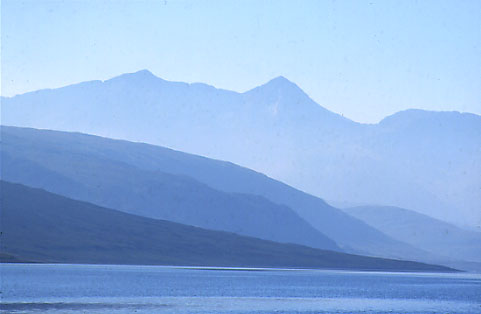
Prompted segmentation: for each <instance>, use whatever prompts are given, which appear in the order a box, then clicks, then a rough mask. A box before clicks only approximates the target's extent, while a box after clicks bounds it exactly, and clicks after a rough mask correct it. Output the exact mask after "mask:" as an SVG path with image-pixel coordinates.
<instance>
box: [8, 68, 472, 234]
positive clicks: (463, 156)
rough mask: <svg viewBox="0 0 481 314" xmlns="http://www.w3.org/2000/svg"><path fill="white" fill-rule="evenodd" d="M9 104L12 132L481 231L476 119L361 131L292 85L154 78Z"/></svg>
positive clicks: (409, 116) (400, 117)
mask: <svg viewBox="0 0 481 314" xmlns="http://www.w3.org/2000/svg"><path fill="white" fill-rule="evenodd" d="M1 100H2V124H3V125H12V126H24V127H33V128H44V129H56V130H64V131H76V132H83V133H90V134H96V135H101V136H107V137H111V138H119V139H126V140H131V141H138V142H147V143H151V144H156V145H161V146H165V147H169V148H173V149H177V150H181V151H185V152H189V153H194V154H198V155H202V156H206V157H211V158H215V159H221V160H229V161H231V162H234V163H236V164H239V165H241V166H244V167H248V168H251V169H253V170H256V171H259V172H262V173H265V174H266V175H268V176H269V177H271V178H274V179H277V180H280V181H282V182H285V183H287V184H289V185H291V186H294V187H296V188H298V189H300V190H302V191H305V192H308V193H310V194H312V195H314V196H318V197H322V198H324V199H329V200H334V201H342V202H351V203H357V204H383V205H391V206H398V207H401V208H410V209H413V210H415V211H417V212H420V213H423V214H426V215H429V216H432V217H435V218H438V219H442V220H448V221H451V222H455V223H457V224H465V225H470V226H479V225H481V210H479V209H480V207H479V204H481V176H480V175H479V174H480V173H481V145H479V143H481V117H480V116H478V115H474V114H469V113H459V112H429V111H422V110H406V111H403V112H399V113H396V114H394V115H392V116H389V117H386V118H385V119H383V120H382V121H381V122H380V123H378V124H360V123H356V122H354V121H351V120H349V119H346V118H344V117H342V116H340V115H338V114H335V113H333V112H330V111H328V110H326V109H324V108H323V107H321V106H320V105H319V104H317V103H316V102H314V101H313V100H312V99H311V98H309V96H308V95H306V94H305V93H304V92H303V91H302V90H301V89H300V88H299V87H298V86H297V85H295V84H294V83H292V82H290V81H289V80H287V79H286V78H284V77H278V78H275V79H273V80H271V81H269V82H268V83H266V84H264V85H262V86H259V87H256V88H254V89H252V90H249V91H247V92H244V93H237V92H233V91H227V90H222V89H217V88H214V87H212V86H209V85H206V84H201V83H194V84H187V83H180V82H169V81H165V80H163V79H160V78H158V77H156V76H155V75H153V74H152V73H150V72H149V71H146V70H143V71H139V72H136V73H130V74H124V75H120V76H118V77H115V78H112V79H109V80H106V81H90V82H83V83H79V84H75V85H70V86H66V87H62V88H57V89H50V90H40V91H36V92H31V93H26V94H23V95H17V96H14V97H8V98H5V97H2V99H1ZM146 163H147V162H146ZM227 189H228V188H227ZM287 205H289V204H287ZM297 211H298V213H299V215H301V216H303V215H302V214H301V213H300V211H301V210H297ZM304 218H306V216H304ZM314 224H315V223H313V225H314ZM326 235H328V234H327V232H326ZM328 236H329V235H328Z"/></svg>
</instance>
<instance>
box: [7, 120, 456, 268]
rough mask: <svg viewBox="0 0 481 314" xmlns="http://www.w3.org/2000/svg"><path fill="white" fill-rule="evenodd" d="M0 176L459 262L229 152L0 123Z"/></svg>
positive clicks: (267, 232)
mask: <svg viewBox="0 0 481 314" xmlns="http://www.w3.org/2000/svg"><path fill="white" fill-rule="evenodd" d="M1 134H2V137H1V146H0V152H1V157H2V178H3V179H4V180H7V181H11V182H15V183H21V184H24V185H27V186H31V187H36V188H42V189H44V190H47V191H49V192H52V193H56V194H60V195H63V196H66V197H69V198H71V199H75V200H81V201H86V202H90V203H93V204H96V205H99V206H103V207H108V208H115V209H117V210H121V211H123V212H126V213H130V214H135V215H140V216H144V217H149V218H156V219H165V220H170V221H174V222H178V223H182V224H188V225H193V226H197V227H202V228H207V229H213V230H222V231H228V232H234V233H237V234H240V235H246V236H252V237H257V238H261V239H266V240H274V241H278V242H283V243H296V244H301V245H307V246H310V247H314V248H320V249H329V250H337V251H343V252H349V253H355V254H362V255H369V256H378V257H386V258H396V259H409V260H417V261H423V262H430V263H438V264H445V265H450V266H452V267H455V268H456V267H459V263H457V262H459V260H457V261H456V260H455V259H452V258H446V257H444V258H443V257H442V256H439V255H437V254H436V252H432V251H431V252H430V251H428V250H424V249H421V248H419V247H418V246H416V245H415V244H410V243H408V242H407V241H403V240H399V239H397V238H396V237H394V236H391V235H388V233H386V232H383V231H381V230H379V229H378V228H376V226H372V225H370V224H369V221H363V220H362V219H359V218H356V217H355V216H351V215H349V214H347V213H345V212H343V211H341V210H339V209H337V208H334V207H332V206H330V205H329V204H327V203H326V202H324V201H323V200H322V199H320V198H317V197H315V196H312V195H309V194H306V193H304V192H302V191H299V190H296V189H295V188H293V187H290V186H288V185H286V184H284V183H282V182H279V181H276V180H274V179H272V178H269V177H267V176H265V175H263V174H261V173H258V172H255V171H253V170H250V169H247V168H243V167H240V166H238V165H235V164H232V163H230V162H225V161H219V160H213V159H209V158H205V157H201V156H197V155H192V154H187V153H183V152H179V151H175V150H171V149H168V148H164V147H159V146H154V145H149V144H143V143H133V142H128V141H124V140H113V139H108V138H102V137H98V136H92V135H87V134H80V133H69V132H60V131H51V130H37V129H31V128H17V127H7V126H2V127H1Z"/></svg>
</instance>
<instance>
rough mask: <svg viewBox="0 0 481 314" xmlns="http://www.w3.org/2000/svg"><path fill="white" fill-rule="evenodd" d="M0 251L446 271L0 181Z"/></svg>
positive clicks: (86, 259)
mask: <svg viewBox="0 0 481 314" xmlns="http://www.w3.org/2000/svg"><path fill="white" fill-rule="evenodd" d="M0 184H1V196H2V197H1V205H2V207H1V208H2V232H3V234H2V241H1V243H0V251H1V252H3V253H1V254H0V256H6V257H11V256H12V255H11V254H14V255H16V256H21V257H22V258H24V259H30V260H35V261H39V262H54V263H58V262H61V263H94V264H96V263H102V264H155V265H185V266H188V265H193V266H245V267H302V268H329V269H360V270H383V271H386V270H387V271H452V269H449V268H447V267H443V266H435V265H428V264H422V263H416V262H407V261H399V260H388V259H380V258H370V257H364V256H358V255H350V254H344V253H338V252H332V251H324V250H317V249H313V248H309V247H305V246H300V245H294V244H279V243H276V242H271V241H265V240H259V239H256V238H250V237H242V236H238V235H236V234H233V233H227V232H220V231H211V230H205V229H201V228H196V227H192V226H186V225H182V224H177V223H173V222H168V221H164V220H154V219H149V218H144V217H139V216H134V215H130V214H126V213H122V212H119V211H115V210H111V209H106V208H102V207H99V206H95V205H93V204H89V203H86V202H80V201H74V200H71V199H68V198H65V197H62V196H59V195H55V194H52V193H48V192H46V191H44V190H39V189H33V188H29V187H26V186H23V185H18V184H11V183H8V182H5V181H1V183H0Z"/></svg>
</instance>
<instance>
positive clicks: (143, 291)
mask: <svg viewBox="0 0 481 314" xmlns="http://www.w3.org/2000/svg"><path fill="white" fill-rule="evenodd" d="M0 271H1V292H2V294H1V296H2V297H1V298H2V299H1V301H2V303H1V310H2V313H112V312H114V313H470V314H474V313H481V275H479V274H464V273H460V274H459V273H458V274H413V273H371V272H342V271H321V270H276V269H271V270H240V269H237V270H236V269H227V270H226V269H191V268H176V267H162V266H110V265H109V266H106V265H45V264H38V265H30V264H3V265H0Z"/></svg>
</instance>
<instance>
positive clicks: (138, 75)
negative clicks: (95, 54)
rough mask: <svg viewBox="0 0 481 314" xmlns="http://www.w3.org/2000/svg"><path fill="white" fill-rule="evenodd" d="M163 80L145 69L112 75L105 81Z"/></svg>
mask: <svg viewBox="0 0 481 314" xmlns="http://www.w3.org/2000/svg"><path fill="white" fill-rule="evenodd" d="M157 80H160V81H163V80H162V79H161V78H159V77H157V76H155V75H154V74H153V73H152V72H150V71H149V70H147V69H143V70H139V71H137V72H132V73H125V74H121V75H119V76H116V77H113V78H111V79H109V80H107V81H105V82H122V81H127V82H130V83H131V82H143V83H145V82H148V81H151V82H154V81H157Z"/></svg>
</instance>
